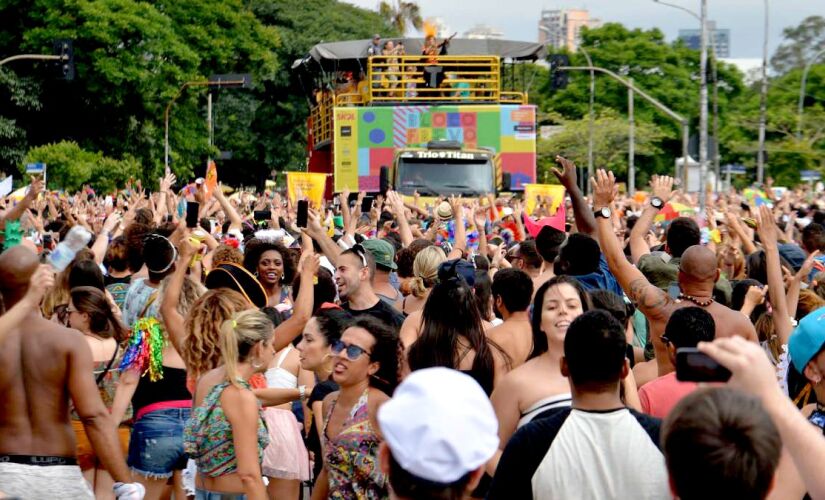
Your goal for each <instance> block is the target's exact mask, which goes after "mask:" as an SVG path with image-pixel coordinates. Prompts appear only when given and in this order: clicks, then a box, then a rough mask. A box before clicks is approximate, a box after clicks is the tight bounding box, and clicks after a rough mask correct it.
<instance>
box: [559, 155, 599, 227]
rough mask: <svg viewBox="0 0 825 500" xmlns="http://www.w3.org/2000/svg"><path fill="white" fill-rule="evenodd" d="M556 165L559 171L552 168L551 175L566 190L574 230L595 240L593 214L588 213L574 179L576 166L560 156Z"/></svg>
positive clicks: (588, 210) (585, 201) (586, 205)
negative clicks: (574, 223)
mask: <svg viewBox="0 0 825 500" xmlns="http://www.w3.org/2000/svg"><path fill="white" fill-rule="evenodd" d="M556 163H558V164H559V166H560V167H561V170H559V169H557V168H555V167H554V168H553V169H552V170H553V174H555V176H556V177H558V179H559V182H560V183H561V185H562V186H564V189H566V190H567V194H569V195H570V201H571V202H572V203H573V216H574V217H575V218H576V229H578V231H579V232H580V233H583V234H586V235H589V236H592V237H594V238H595V237H596V230H597V226H596V219H595V217H593V212H591V211H590V206H589V205H588V204H587V200H585V199H584V196H583V195H582V192H581V190H580V189H579V186H578V182H577V178H576V164H575V163H573V162H572V161H570V160H568V159H567V158H564V157H562V156H556ZM562 203H564V200H562Z"/></svg>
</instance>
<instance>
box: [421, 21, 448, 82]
mask: <svg viewBox="0 0 825 500" xmlns="http://www.w3.org/2000/svg"><path fill="white" fill-rule="evenodd" d="M450 38H452V37H450ZM450 38H445V39H444V40H443V41H442V42H441V43H438V44H437V43H436V42H435V36H434V35H427V38H425V39H424V48H422V49H421V55H422V56H424V58H425V64H426V66H424V69H423V71H422V73H421V77H422V78H423V79H424V83H423V85H420V86H419V88H422V87H423V88H428V89H430V88H431V89H438V88H440V87H441V82H443V81H444V76H445V75H444V68H443V67H440V66H439V65H438V56H446V55H447V48H448V47H449V46H450ZM428 68H430V69H429V71H428ZM431 73H435V82H431V81H430V74H431ZM431 83H434V85H430V84H431ZM429 95H430V96H433V97H436V96H439V95H441V94H440V93H430V94H429Z"/></svg>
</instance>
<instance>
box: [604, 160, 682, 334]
mask: <svg viewBox="0 0 825 500" xmlns="http://www.w3.org/2000/svg"><path fill="white" fill-rule="evenodd" d="M592 183H593V209H594V210H595V211H598V210H600V209H602V208H603V207H609V206H610V204H611V202H612V201H613V198H614V197H615V193H616V191H617V187H616V182H615V179H614V178H613V173H612V172H605V171H604V170H599V171H598V172H597V173H596V177H595V178H594V179H592ZM596 224H597V226H598V228H599V230H598V235H599V243H600V245H601V249H602V253H604V257H605V259H606V260H607V265H608V266H609V267H610V272H611V273H613V276H615V277H616V280H617V281H618V282H619V284H620V285H621V286H622V289H623V290H624V292H625V293H626V294H627V296H628V298H630V300H631V301H633V303H634V304H636V306H637V307H638V308H639V309H641V310H642V312H643V313H644V315H645V316H647V318H648V319H649V320H650V321H651V322H664V321H667V317H668V316H669V306H670V305H671V304H673V300H672V299H671V298H670V296H669V295H668V294H667V293H665V292H664V291H662V290H661V289H659V288H658V287H656V286H655V285H653V284H651V283H650V282H649V281H648V280H647V278H645V277H644V275H643V274H642V273H641V271H639V270H638V269H636V267H635V266H633V264H631V263H630V262H629V261H628V260H627V258H626V257H625V255H624V252H623V251H622V248H621V246H620V244H619V240H618V239H616V234H615V232H614V231H613V223H612V222H611V220H610V219H606V218H604V217H596Z"/></svg>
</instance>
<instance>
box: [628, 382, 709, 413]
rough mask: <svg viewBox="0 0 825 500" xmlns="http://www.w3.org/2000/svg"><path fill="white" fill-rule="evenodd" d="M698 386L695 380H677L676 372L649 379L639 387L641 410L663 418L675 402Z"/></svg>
mask: <svg viewBox="0 0 825 500" xmlns="http://www.w3.org/2000/svg"><path fill="white" fill-rule="evenodd" d="M698 386H699V384H697V383H696V382H679V381H678V380H676V372H670V373H668V374H667V375H663V376H661V377H659V378H657V379H655V380H651V381H650V382H648V383H646V384H645V385H643V386H642V387H641V388H640V389H639V399H640V400H641V402H642V411H643V412H645V413H647V414H648V415H651V416H653V417H656V418H665V417H666V416H667V414H668V413H670V410H672V409H673V407H674V406H676V403H678V402H679V401H680V400H681V399H682V398H683V397H685V396H687V395H688V394H690V393H691V392H693V391H695V390H696V388H697V387H698Z"/></svg>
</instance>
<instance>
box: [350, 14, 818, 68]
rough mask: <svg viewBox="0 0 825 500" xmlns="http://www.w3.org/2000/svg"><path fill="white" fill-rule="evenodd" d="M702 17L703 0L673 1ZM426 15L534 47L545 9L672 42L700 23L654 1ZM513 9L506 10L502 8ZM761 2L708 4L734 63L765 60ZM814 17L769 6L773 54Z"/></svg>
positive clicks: (455, 27)
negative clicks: (650, 31)
mask: <svg viewBox="0 0 825 500" xmlns="http://www.w3.org/2000/svg"><path fill="white" fill-rule="evenodd" d="M348 1H349V2H350V3H353V4H355V5H358V6H361V7H366V8H370V9H376V8H377V5H378V0H348ZM671 3H678V4H680V5H683V6H685V7H687V8H690V9H692V10H695V11H697V12H698V11H699V5H700V3H699V0H671ZM418 5H419V6H420V7H421V10H422V13H423V14H424V16H425V17H427V16H440V17H442V18H443V19H444V21H445V22H446V23H447V24H448V25H449V26H450V27H451V28H452V30H453V31H458V32H459V33H462V32H463V31H465V30H466V29H468V28H470V27H472V26H474V25H476V24H479V23H481V24H486V25H489V26H493V27H496V28H499V29H501V30H502V31H504V34H505V37H506V38H508V39H513V40H525V41H535V40H537V38H538V30H537V28H536V26H537V22H538V18H539V16H540V13H541V9H542V8H553V9H557V8H582V7H583V8H586V9H589V10H590V15H591V16H593V17H598V18H600V19H602V20H603V21H605V22H620V23H622V24H624V25H626V26H629V27H632V28H635V27H639V28H653V27H658V28H659V29H661V30H662V31H664V33H665V35H666V36H667V37H668V39H669V40H672V39H674V38H676V35H677V34H678V31H679V29H680V28H695V27H697V25H698V22H697V21H696V20H695V19H694V18H693V17H691V16H689V15H688V14H685V13H683V12H681V11H678V10H675V9H672V8H670V7H665V6H661V5H657V4H655V3H654V2H653V0H589V1H581V2H575V1H570V2H559V1H549V0H515V1H511V2H502V1H501V0H418ZM505 5H506V6H512V7H513V8H504V7H503V6H505ZM763 5H764V3H763V1H761V0H708V15H709V17H710V19H713V20H715V21H716V24H717V27H718V28H728V29H730V30H731V57H734V58H761V57H762V23H763V12H764V10H763ZM811 15H825V0H770V37H769V44H770V50H771V51H773V49H774V48H775V47H776V46H777V45H779V43H780V42H781V39H782V29H783V28H785V27H787V26H795V25H797V24H799V22H800V21H802V20H803V19H804V18H806V17H808V16H811Z"/></svg>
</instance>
